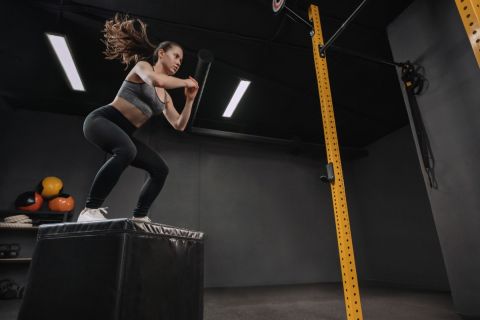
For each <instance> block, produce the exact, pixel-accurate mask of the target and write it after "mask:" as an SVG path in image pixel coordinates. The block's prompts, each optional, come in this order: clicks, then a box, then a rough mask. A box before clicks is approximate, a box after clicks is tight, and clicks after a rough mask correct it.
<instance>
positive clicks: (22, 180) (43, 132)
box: [0, 106, 104, 210]
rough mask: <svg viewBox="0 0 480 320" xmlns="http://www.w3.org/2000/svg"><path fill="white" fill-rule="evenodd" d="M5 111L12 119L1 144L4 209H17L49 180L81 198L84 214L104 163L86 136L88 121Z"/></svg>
mask: <svg viewBox="0 0 480 320" xmlns="http://www.w3.org/2000/svg"><path fill="white" fill-rule="evenodd" d="M5 108H7V110H9V117H8V123H4V125H5V126H4V127H3V126H2V140H0V143H1V145H0V146H1V149H2V157H0V168H2V174H1V179H0V190H1V192H0V209H3V210H5V209H11V208H13V202H14V201H15V198H16V197H17V196H18V195H19V194H20V193H22V192H25V191H33V190H35V188H36V187H37V185H38V183H39V182H40V181H41V179H42V178H44V177H46V176H58V177H60V178H61V179H62V180H63V183H64V189H63V191H64V192H66V193H69V194H71V195H73V196H74V197H75V199H76V202H77V206H76V209H79V205H81V204H83V203H84V202H85V196H86V192H85V190H88V188H89V185H90V182H91V179H92V177H93V175H94V173H95V170H96V167H98V166H100V165H101V164H102V162H103V159H104V154H103V152H100V151H97V150H95V149H92V148H90V146H89V144H88V142H87V141H86V140H85V138H84V137H83V134H82V123H83V119H82V118H80V117H74V116H65V115H59V114H52V113H42V112H32V111H26V110H18V109H10V108H8V106H7V107H5ZM2 122H3V121H2Z"/></svg>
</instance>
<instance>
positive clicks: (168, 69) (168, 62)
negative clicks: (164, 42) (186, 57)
mask: <svg viewBox="0 0 480 320" xmlns="http://www.w3.org/2000/svg"><path fill="white" fill-rule="evenodd" d="M158 60H159V61H160V62H161V63H162V66H163V70H164V71H165V73H166V74H168V75H170V76H171V75H174V74H175V73H177V71H178V69H180V66H181V65H182V61H183V50H182V48H180V47H178V46H173V47H171V48H169V49H167V51H163V50H159V52H158Z"/></svg>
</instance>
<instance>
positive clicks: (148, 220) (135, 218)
mask: <svg viewBox="0 0 480 320" xmlns="http://www.w3.org/2000/svg"><path fill="white" fill-rule="evenodd" d="M132 220H134V221H138V222H152V220H150V218H149V217H147V216H145V217H135V216H133V217H132Z"/></svg>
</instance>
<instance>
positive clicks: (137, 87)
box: [117, 67, 167, 118]
mask: <svg viewBox="0 0 480 320" xmlns="http://www.w3.org/2000/svg"><path fill="white" fill-rule="evenodd" d="M152 68H153V67H152ZM117 96H119V97H122V98H123V99H125V100H127V101H128V102H130V103H131V104H133V105H134V106H135V107H137V108H138V109H140V111H142V112H143V113H144V114H145V115H146V116H147V117H149V118H150V117H151V116H154V115H157V114H161V113H162V112H163V110H165V101H167V100H166V99H167V91H166V90H165V97H164V98H163V102H162V101H161V100H160V98H159V97H158V95H157V91H156V90H155V87H154V86H151V85H148V84H146V83H145V82H142V83H137V82H132V81H128V80H124V81H123V83H122V86H121V87H120V89H119V90H118V93H117Z"/></svg>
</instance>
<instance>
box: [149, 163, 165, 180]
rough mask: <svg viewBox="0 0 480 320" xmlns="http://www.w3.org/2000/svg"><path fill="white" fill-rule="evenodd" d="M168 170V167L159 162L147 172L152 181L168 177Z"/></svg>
mask: <svg viewBox="0 0 480 320" xmlns="http://www.w3.org/2000/svg"><path fill="white" fill-rule="evenodd" d="M169 172H170V169H169V168H168V165H167V164H166V163H164V162H159V163H157V165H155V167H153V168H152V169H151V170H149V173H150V176H151V177H152V178H153V179H165V178H166V177H167V176H168V173H169Z"/></svg>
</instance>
